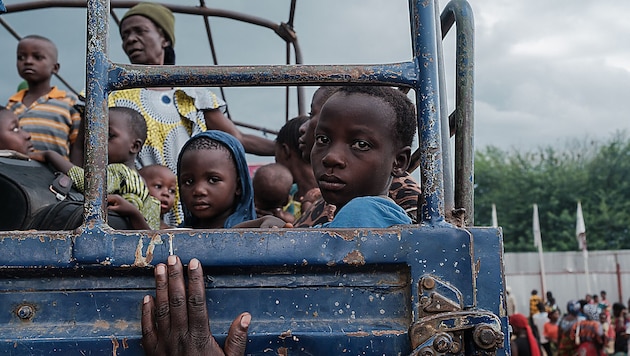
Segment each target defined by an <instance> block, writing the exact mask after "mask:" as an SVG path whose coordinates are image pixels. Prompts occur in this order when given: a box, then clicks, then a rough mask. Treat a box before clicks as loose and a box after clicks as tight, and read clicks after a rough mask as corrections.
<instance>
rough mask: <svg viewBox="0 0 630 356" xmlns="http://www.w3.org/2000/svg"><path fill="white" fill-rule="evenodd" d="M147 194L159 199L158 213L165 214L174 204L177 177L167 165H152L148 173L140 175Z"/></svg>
mask: <svg viewBox="0 0 630 356" xmlns="http://www.w3.org/2000/svg"><path fill="white" fill-rule="evenodd" d="M142 177H143V178H144V180H145V181H146V183H147V187H148V188H149V194H151V195H152V196H154V197H155V198H156V199H158V200H159V201H160V215H164V214H166V213H167V212H168V211H169V210H171V208H172V207H173V204H175V192H176V190H177V178H176V177H175V174H173V172H171V170H170V169H168V168H167V167H153V168H152V169H151V173H150V174H149V175H142Z"/></svg>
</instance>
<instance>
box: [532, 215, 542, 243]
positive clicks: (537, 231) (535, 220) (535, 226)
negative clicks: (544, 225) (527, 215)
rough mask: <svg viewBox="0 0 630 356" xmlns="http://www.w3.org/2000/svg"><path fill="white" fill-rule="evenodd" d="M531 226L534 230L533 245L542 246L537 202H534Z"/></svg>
mask: <svg viewBox="0 0 630 356" xmlns="http://www.w3.org/2000/svg"><path fill="white" fill-rule="evenodd" d="M532 228H533V231H534V246H536V247H539V246H540V247H542V237H541V236H540V221H539V220H538V204H534V218H533V223H532Z"/></svg>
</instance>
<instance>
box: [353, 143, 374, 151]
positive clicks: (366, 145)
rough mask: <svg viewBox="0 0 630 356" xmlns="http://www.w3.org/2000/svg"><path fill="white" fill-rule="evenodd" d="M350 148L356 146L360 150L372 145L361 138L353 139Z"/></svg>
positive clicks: (365, 149) (367, 148)
mask: <svg viewBox="0 0 630 356" xmlns="http://www.w3.org/2000/svg"><path fill="white" fill-rule="evenodd" d="M351 147H352V148H356V149H358V150H360V151H367V150H369V149H370V147H372V146H371V145H370V144H369V143H368V142H367V141H363V140H358V141H354V143H353V144H352V146H351Z"/></svg>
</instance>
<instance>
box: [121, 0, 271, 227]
mask: <svg viewBox="0 0 630 356" xmlns="http://www.w3.org/2000/svg"><path fill="white" fill-rule="evenodd" d="M120 36H121V39H122V47H123V50H124V51H125V54H127V57H128V58H129V61H130V62H131V63H133V64H139V65H173V64H175V50H174V48H175V17H174V16H173V13H172V12H171V11H170V10H169V9H168V8H166V7H164V6H162V5H160V4H155V3H148V2H143V3H139V4H137V5H136V6H134V7H132V8H131V9H129V11H127V13H125V15H124V16H123V17H122V20H121V22H120ZM109 106H110V107H111V106H123V107H129V108H132V109H135V110H137V111H139V112H140V113H142V115H143V116H144V118H145V120H146V121H147V128H148V137H147V140H146V142H145V144H144V147H143V148H142V151H140V153H139V154H138V158H137V160H136V166H137V168H142V167H144V166H148V165H152V164H160V165H163V166H167V167H168V168H170V169H171V170H172V171H173V173H175V174H177V170H176V165H177V156H178V154H179V152H180V150H181V148H182V146H183V145H184V144H185V143H186V141H188V139H189V138H191V137H192V136H194V135H196V134H198V133H200V132H203V131H206V130H209V129H214V130H220V131H224V132H227V133H229V134H231V135H233V136H234V137H236V138H237V139H238V140H239V141H240V142H241V143H242V144H243V146H244V147H245V151H246V152H248V153H253V154H257V155H263V156H272V155H273V154H274V142H273V141H271V140H268V139H265V138H263V137H260V136H255V135H249V134H244V133H241V132H240V131H239V130H238V129H237V128H236V126H235V125H234V123H233V122H232V121H231V120H230V119H228V118H227V117H226V116H225V115H224V111H225V102H223V101H222V100H221V99H219V98H218V97H217V96H216V95H215V94H214V93H212V91H210V89H208V88H134V89H126V90H119V91H115V92H112V93H111V94H110V96H109ZM176 202H177V203H176V204H175V205H174V207H173V210H172V211H171V213H170V214H166V215H165V217H164V218H165V221H166V222H167V223H168V224H169V225H171V226H176V225H179V224H180V223H182V221H183V214H182V210H181V204H180V203H179V195H177V196H176Z"/></svg>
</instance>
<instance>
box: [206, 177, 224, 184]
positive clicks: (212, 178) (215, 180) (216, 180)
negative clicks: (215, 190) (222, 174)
mask: <svg viewBox="0 0 630 356" xmlns="http://www.w3.org/2000/svg"><path fill="white" fill-rule="evenodd" d="M220 181H221V179H220V178H219V177H210V178H208V182H210V183H212V184H214V183H218V182H220Z"/></svg>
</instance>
